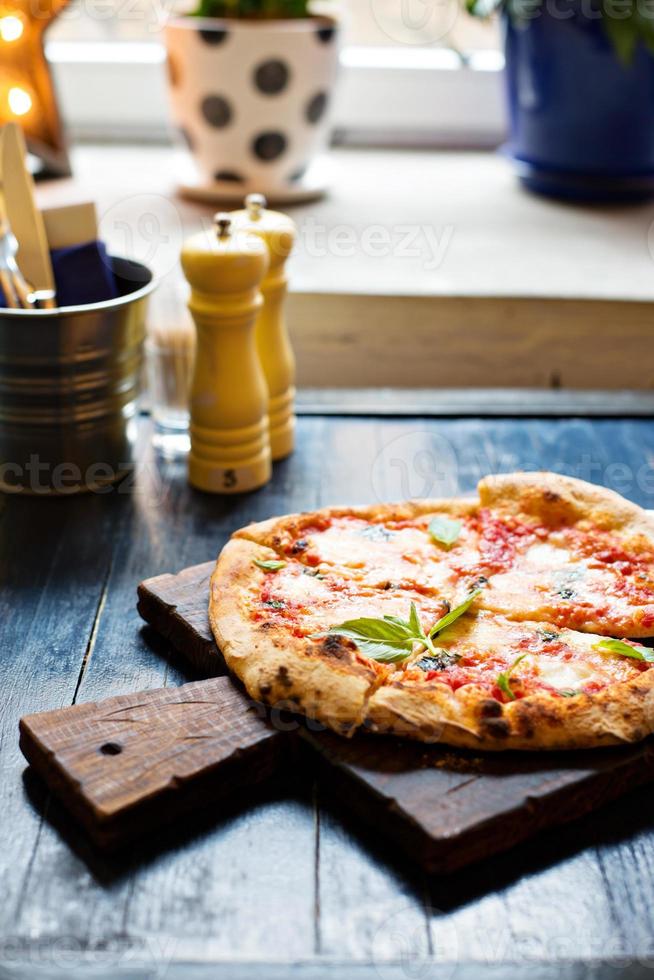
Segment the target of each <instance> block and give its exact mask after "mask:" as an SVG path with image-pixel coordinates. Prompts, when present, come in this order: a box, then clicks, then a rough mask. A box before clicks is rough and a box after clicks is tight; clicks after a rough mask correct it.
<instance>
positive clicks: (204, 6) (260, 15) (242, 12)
mask: <svg viewBox="0 0 654 980" xmlns="http://www.w3.org/2000/svg"><path fill="white" fill-rule="evenodd" d="M310 6H311V0H199V3H198V6H197V7H196V9H195V10H194V14H195V16H196V17H240V18H244V19H248V20H287V19H290V18H294V17H310V16H311V11H310V10H309V7H310Z"/></svg>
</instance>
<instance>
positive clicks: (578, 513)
mask: <svg viewBox="0 0 654 980" xmlns="http://www.w3.org/2000/svg"><path fill="white" fill-rule="evenodd" d="M478 489H479V498H480V507H479V510H478V512H477V515H476V517H475V522H476V524H477V527H478V531H479V537H478V541H479V552H480V566H479V571H480V574H481V573H483V574H484V575H485V576H486V577H487V579H488V586H487V589H486V591H485V593H484V597H483V606H484V608H486V609H491V610H493V611H495V612H500V613H502V614H503V615H505V616H508V617H511V618H515V619H541V620H544V621H548V622H551V623H554V624H555V625H557V626H565V627H570V628H573V629H577V630H582V631H584V630H588V631H591V632H599V633H606V634H611V635H614V636H618V637H621V636H631V637H647V636H652V635H654V519H652V517H651V516H650V515H649V514H647V513H646V512H645V511H643V510H642V509H641V508H640V507H637V506H636V505H635V504H631V503H629V502H628V501H627V500H624V498H622V497H620V496H619V495H618V494H616V493H613V492H612V491H610V490H606V489H604V488H602V487H596V486H592V485H591V484H588V483H584V482H583V481H581V480H575V479H572V478H570V477H563V476H558V475H555V474H542V473H518V474H510V475H507V476H491V477H487V478H486V479H485V480H482V481H481V483H480V484H479V488H478Z"/></svg>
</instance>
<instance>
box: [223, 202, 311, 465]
mask: <svg viewBox="0 0 654 980" xmlns="http://www.w3.org/2000/svg"><path fill="white" fill-rule="evenodd" d="M232 220H233V222H234V226H235V227H236V228H238V229H239V230H243V231H247V232H251V233H253V234H255V235H258V236H259V237H260V238H261V239H262V240H263V241H264V242H265V244H266V247H267V249H268V258H269V260H270V264H269V266H268V274H267V275H266V276H265V277H264V280H263V282H262V283H261V292H262V293H263V309H262V310H261V312H260V313H259V316H258V318H257V329H256V338H257V350H258V351H259V357H260V359H261V365H262V367H263V373H264V375H265V378H266V382H267V384H268V395H269V400H268V416H269V418H270V448H271V451H272V458H273V459H283V458H284V457H285V456H288V455H289V453H291V452H293V446H294V443H295V415H294V413H293V410H294V403H295V357H294V355H293V349H292V347H291V342H290V340H289V337H288V330H287V328H286V322H285V319H284V300H285V298H286V289H287V283H288V279H287V276H286V269H285V263H286V260H287V258H288V257H289V255H290V254H291V250H292V248H293V244H294V242H295V234H296V230H295V225H294V223H293V222H292V221H291V219H290V218H289V217H288V215H286V214H282V213H281V212H280V211H268V210H267V209H266V199H265V197H264V196H263V194H248V196H247V197H246V198H245V208H244V210H242V211H233V212H232Z"/></svg>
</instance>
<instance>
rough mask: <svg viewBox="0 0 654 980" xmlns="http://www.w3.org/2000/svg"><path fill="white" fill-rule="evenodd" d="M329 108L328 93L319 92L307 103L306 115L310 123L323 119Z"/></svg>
mask: <svg viewBox="0 0 654 980" xmlns="http://www.w3.org/2000/svg"><path fill="white" fill-rule="evenodd" d="M326 108H327V93H326V92H318V93H317V94H316V95H314V96H313V98H312V99H310V100H309V102H308V103H307V107H306V109H305V113H306V117H307V119H308V120H309V122H310V123H317V122H319V121H320V119H322V117H323V115H324V113H325V109H326Z"/></svg>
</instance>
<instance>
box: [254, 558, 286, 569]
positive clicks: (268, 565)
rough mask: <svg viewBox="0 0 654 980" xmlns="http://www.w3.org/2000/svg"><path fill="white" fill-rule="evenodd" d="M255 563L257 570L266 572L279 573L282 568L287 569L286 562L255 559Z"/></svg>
mask: <svg viewBox="0 0 654 980" xmlns="http://www.w3.org/2000/svg"><path fill="white" fill-rule="evenodd" d="M253 563H254V564H255V565H256V566H257V568H263V570H264V572H278V571H279V569H280V568H286V562H285V561H260V560H259V558H253Z"/></svg>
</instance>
